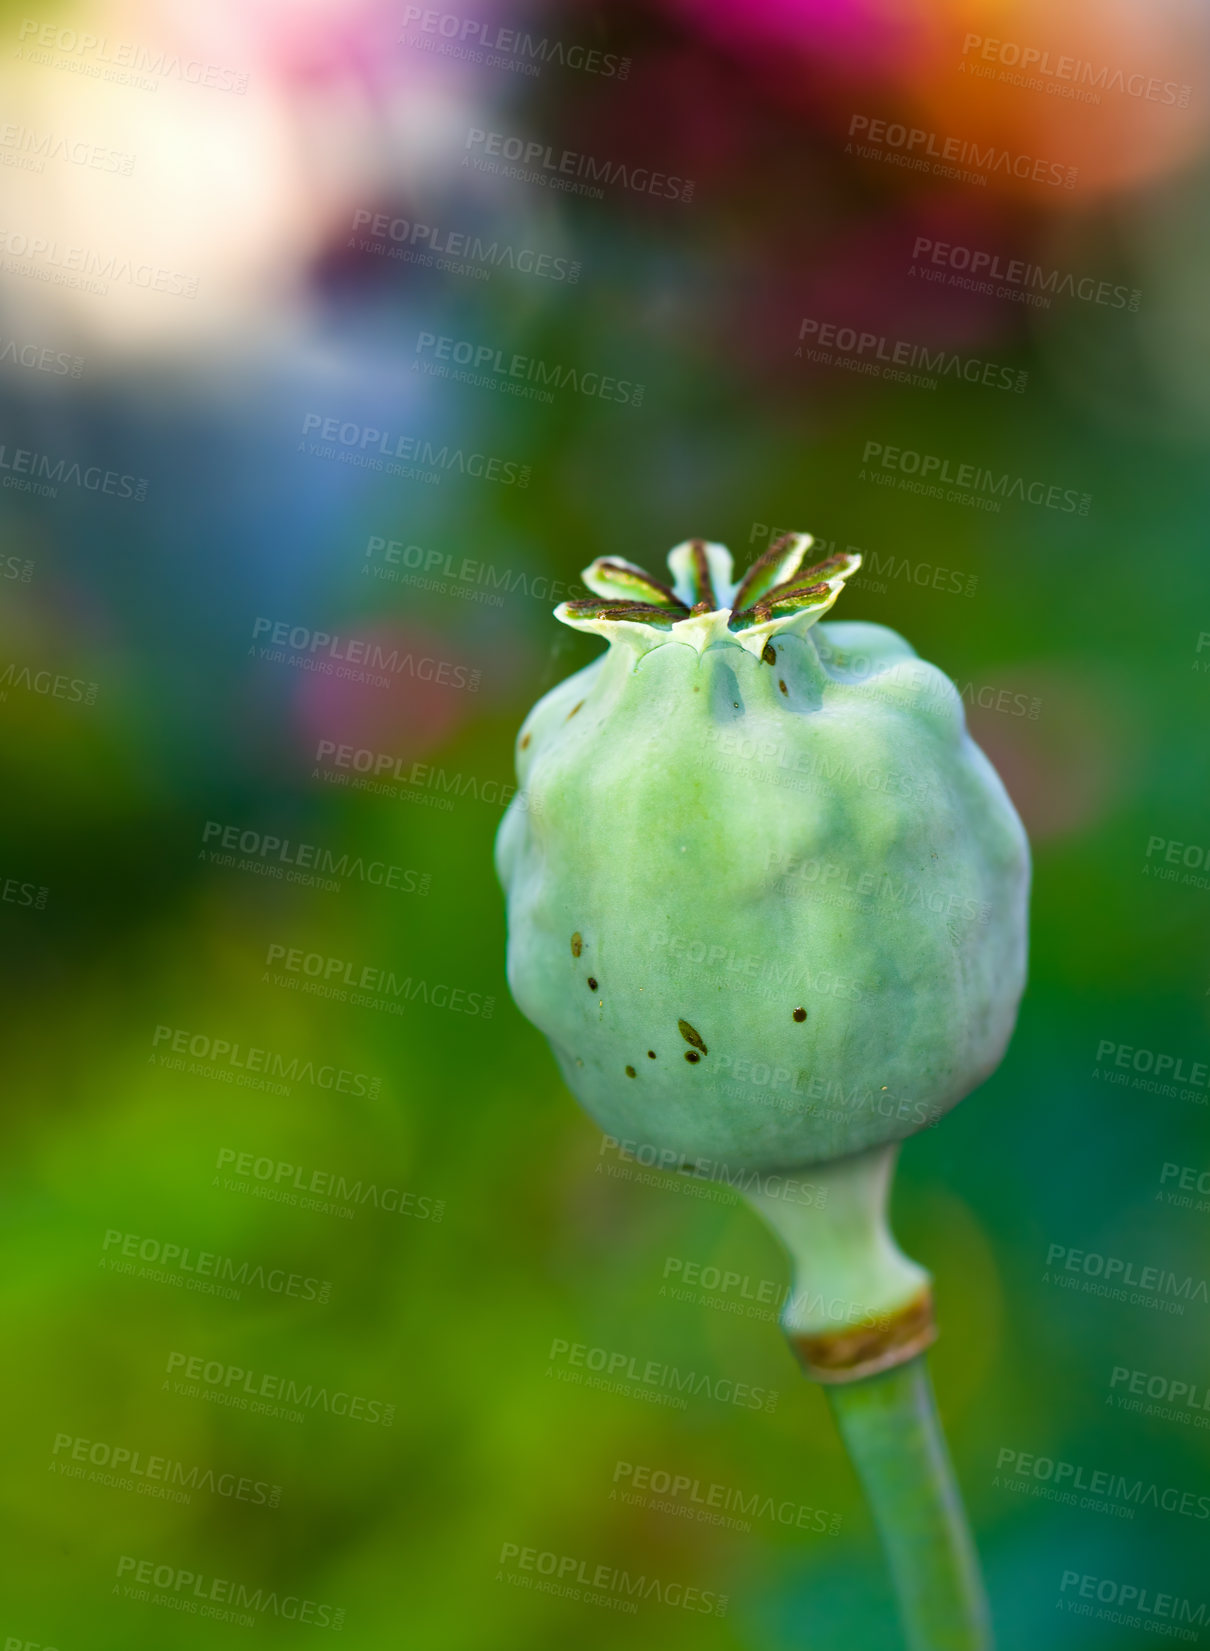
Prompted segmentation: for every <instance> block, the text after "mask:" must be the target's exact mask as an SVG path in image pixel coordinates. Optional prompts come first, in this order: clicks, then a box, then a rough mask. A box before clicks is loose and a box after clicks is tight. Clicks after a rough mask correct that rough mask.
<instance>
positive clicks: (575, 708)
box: [567, 700, 584, 722]
mask: <svg viewBox="0 0 1210 1651" xmlns="http://www.w3.org/2000/svg"><path fill="white" fill-rule="evenodd" d="M583 703H584V701H583V700H581V701H580V704H579V705H573V706H572V708H571V710H570V711H569V712H568V713H567V721H568V722H570V721H571V719H572V717H574V716H575V714H576V712H577V711H578V710H579V709H580V706H581V705H583Z"/></svg>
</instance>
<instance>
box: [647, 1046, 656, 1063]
mask: <svg viewBox="0 0 1210 1651" xmlns="http://www.w3.org/2000/svg"><path fill="white" fill-rule="evenodd" d="M647 1059H648V1060H649V1061H653V1060H654V1059H655V1050H654V1049H649V1050H648V1051H647Z"/></svg>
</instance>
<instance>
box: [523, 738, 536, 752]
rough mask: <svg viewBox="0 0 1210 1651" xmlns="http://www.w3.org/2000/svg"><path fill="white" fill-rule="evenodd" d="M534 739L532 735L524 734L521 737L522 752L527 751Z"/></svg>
mask: <svg viewBox="0 0 1210 1651" xmlns="http://www.w3.org/2000/svg"><path fill="white" fill-rule="evenodd" d="M533 737H534V736H533V735H532V734H522V736H521V749H522V751H524V750H526V749H527V747H528V745H529V742H530V740H531V739H533Z"/></svg>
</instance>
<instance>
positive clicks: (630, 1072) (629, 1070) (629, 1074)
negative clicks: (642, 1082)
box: [626, 1066, 635, 1078]
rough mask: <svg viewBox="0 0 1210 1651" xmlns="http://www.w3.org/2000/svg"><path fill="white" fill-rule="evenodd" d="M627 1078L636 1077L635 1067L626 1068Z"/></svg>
mask: <svg viewBox="0 0 1210 1651" xmlns="http://www.w3.org/2000/svg"><path fill="white" fill-rule="evenodd" d="M626 1076H627V1077H628V1078H633V1077H634V1076H635V1071H634V1067H633V1066H628V1067H627V1068H626Z"/></svg>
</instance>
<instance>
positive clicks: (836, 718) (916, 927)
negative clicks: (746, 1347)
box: [496, 534, 1029, 1370]
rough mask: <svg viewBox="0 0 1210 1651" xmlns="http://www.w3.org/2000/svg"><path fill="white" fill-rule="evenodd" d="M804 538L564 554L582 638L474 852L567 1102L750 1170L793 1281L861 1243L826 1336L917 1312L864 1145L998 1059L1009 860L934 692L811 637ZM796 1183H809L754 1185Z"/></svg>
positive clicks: (1012, 973)
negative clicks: (755, 548)
mask: <svg viewBox="0 0 1210 1651" xmlns="http://www.w3.org/2000/svg"><path fill="white" fill-rule="evenodd" d="M810 545H811V539H810V536H809V535H807V534H789V535H787V536H786V537H785V538H783V539H781V540H779V541H778V542H777V544H775V545H774V546H772V547H771V549H770V550H769V551H767V552H766V553H765V554H764V555H763V556H762V557H760V558H759V560H758V561H757V562H756V563H755V564H754V565H753V566H752V568H750V569H749V571H748V573H747V574H746V575H745V576H744V578H743V579H742V580H740V581H739V582H738V583H733V582H732V576H731V557H730V555H729V554H728V552H727V551H726V550H725V549H724V548H723V546H721V545H715V544H709V543H705V542H703V541H701V540H693V541H689V542H686V543H685V544H682V545H680V546H678V547H677V548H676V549H675V550H674V551H672V553H671V554H670V556H669V558H668V561H669V566H670V568H671V571H672V575H673V579H672V583H671V584H668V585H665V584H662V583H661V582H659V581H658V580H655V579H653V578H652V577H651V576H650V575H649V574H647V573H645V572H643V570H642V569H641V568H638V567H636V566H635V565H634V564H632V563H629V562H624V561H620V560H617V559H609V558H606V559H603V560H600V561H597V562H594V563H593V565H592V566H591V567H590V568H588V569H586V570H585V572H584V575H583V577H584V581H585V583H586V585H587V586H588V587H589V589H590V590H592V591H594V592H595V593H596V599H590V600H587V601H581V602H565V603H563V604H562V605H561V606H560V607H559V608H558V609H557V610H556V617H558V618H559V619H561V620H562V621H563V622H564V623H565V624H568V625H571V626H574V627H575V628H577V629H580V630H588V631H593V632H596V633H598V634H600V635H602V636H604V637H605V638H606V639H607V641H608V642H609V648H608V651H607V652H606V653H605V654H604V655H603V656H602V657H601V658H600V659H597V660H595V661H594V662H593V663H592V664H591V665H589V666H587V667H586V668H585V669H584V670H581V671H579V672H577V673H576V674H575V675H573V676H571V677H569V678H568V679H567V681H565V682H563V683H561V684H560V685H559V686H558V687H556V688H555V689H553V690H552V691H551V692H550V693H548V694H547V695H546V696H545V697H544V698H543V699H541V700H540V701H539V702H538V704H537V705H536V706H535V707H534V708H533V710H532V711H531V712H530V714H529V716H528V717H527V718H526V720H525V723H524V726H523V728H522V730H521V733H520V736H519V739H518V743H517V774H518V786H519V788H518V793H517V795H516V796H515V797H514V799H513V801H512V803H511V805H510V807H509V810H508V812H507V814H506V816H505V818H504V820H503V822H502V825H501V828H500V833H499V837H498V839H497V849H496V856H497V867H498V870H499V874H500V878H501V881H502V883H503V885H504V888H505V890H506V893H507V900H508V926H509V941H508V980H509V986H510V989H511V991H512V994H513V997H514V998H515V1000H516V1002H517V1004H518V1006H519V1007H520V1009H521V1010H522V1012H523V1013H524V1014H525V1015H526V1016H527V1017H528V1018H529V1019H530V1020H531V1021H533V1023H534V1024H535V1025H536V1026H537V1027H539V1028H540V1029H541V1031H542V1032H543V1033H545V1035H546V1037H547V1038H548V1039H549V1041H550V1044H551V1047H552V1049H553V1051H554V1053H555V1056H556V1058H557V1060H558V1063H559V1066H560V1068H561V1070H562V1073H563V1076H564V1078H565V1080H566V1082H567V1084H568V1086H569V1087H570V1088H571V1090H572V1091H573V1093H574V1094H575V1095H576V1097H577V1098H578V1099H579V1101H580V1102H581V1104H582V1105H583V1106H584V1107H585V1109H586V1110H587V1111H588V1112H589V1113H590V1114H591V1115H592V1117H593V1118H594V1119H595V1120H596V1121H597V1123H598V1124H599V1125H600V1126H601V1127H602V1129H604V1130H605V1131H606V1132H607V1133H608V1134H609V1135H610V1136H612V1137H614V1138H615V1139H616V1140H617V1141H619V1142H624V1143H627V1145H628V1147H629V1150H631V1151H637V1152H639V1153H640V1154H643V1153H646V1154H648V1155H654V1156H655V1157H656V1161H658V1162H659V1163H661V1164H664V1165H665V1166H668V1167H672V1168H678V1167H690V1168H696V1170H697V1172H698V1173H702V1170H701V1166H702V1165H703V1164H704V1163H709V1164H711V1165H714V1166H721V1168H722V1173H724V1174H725V1175H726V1177H727V1178H729V1179H731V1180H732V1182H733V1184H740V1182H739V1181H738V1180H737V1179H736V1178H737V1177H738V1176H742V1175H743V1174H745V1173H747V1174H748V1175H749V1176H750V1184H746V1185H744V1187H743V1190H745V1191H746V1192H749V1193H753V1192H754V1193H755V1197H754V1202H756V1203H757V1204H758V1205H759V1206H760V1207H761V1208H762V1210H763V1213H764V1214H765V1215H766V1216H767V1217H768V1218H769V1219H770V1220H771V1221H772V1222H773V1224H774V1225H775V1226H776V1227H777V1228H778V1230H779V1232H780V1233H781V1235H782V1237H783V1238H784V1239H785V1240H786V1242H787V1243H788V1244H789V1246H790V1248H791V1250H792V1252H793V1254H794V1255H795V1259H796V1263H797V1264H798V1267H799V1276H800V1283H801V1281H802V1275H803V1271H804V1269H807V1271H810V1264H809V1261H808V1257H809V1255H814V1256H815V1257H816V1258H819V1257H820V1256H823V1255H825V1254H833V1253H834V1254H835V1255H836V1256H840V1257H842V1258H844V1257H847V1258H849V1259H852V1258H853V1257H855V1256H856V1254H857V1251H858V1249H860V1245H859V1244H858V1243H857V1241H856V1240H855V1239H854V1238H853V1236H852V1231H851V1230H850V1229H856V1228H860V1229H861V1231H862V1233H863V1234H864V1235H865V1236H864V1240H863V1242H864V1243H865V1245H866V1249H867V1250H868V1252H869V1254H868V1255H867V1257H866V1261H867V1262H869V1265H868V1266H866V1265H865V1264H864V1263H863V1264H862V1265H858V1266H857V1267H856V1271H855V1273H854V1276H853V1279H852V1280H851V1281H850V1284H849V1286H847V1287H848V1288H850V1292H851V1295H852V1300H851V1301H850V1309H851V1310H849V1311H847V1312H846V1313H845V1314H843V1315H842V1316H841V1317H842V1327H843V1329H844V1331H845V1333H846V1334H848V1333H850V1332H854V1333H855V1332H856V1331H860V1329H861V1327H862V1325H863V1324H864V1322H865V1320H866V1319H867V1318H869V1317H870V1315H871V1314H873V1315H874V1317H875V1318H878V1317H879V1316H883V1317H885V1315H886V1313H887V1312H888V1310H889V1309H890V1307H891V1306H892V1305H893V1307H894V1309H895V1311H896V1312H897V1313H899V1314H900V1317H902V1316H903V1313H904V1312H906V1314H907V1319H908V1321H909V1322H910V1321H912V1319H913V1315H914V1314H915V1311H916V1309H915V1307H914V1306H913V1305H912V1304H913V1303H915V1302H916V1301H917V1300H918V1298H919V1297H920V1294H921V1291H922V1289H923V1288H924V1283H925V1282H926V1279H927V1275H925V1274H924V1272H923V1270H922V1269H920V1268H917V1267H915V1264H914V1263H911V1262H908V1261H907V1260H906V1258H904V1257H902V1256H899V1253H898V1251H896V1250H894V1246H893V1243H892V1241H891V1240H890V1237H889V1234H887V1233H886V1231H885V1216H884V1211H885V1202H886V1192H887V1185H888V1182H889V1175H890V1168H891V1161H892V1159H893V1153H894V1149H895V1145H896V1143H898V1142H899V1141H900V1140H901V1139H902V1138H903V1137H905V1136H908V1135H910V1134H912V1133H914V1132H915V1131H917V1130H919V1129H922V1128H924V1127H926V1126H927V1125H930V1124H932V1123H935V1122H936V1120H937V1119H938V1118H939V1117H940V1116H941V1115H942V1114H943V1113H945V1112H946V1111H947V1110H948V1109H949V1108H950V1107H952V1106H954V1105H955V1104H956V1103H957V1102H958V1101H960V1100H961V1099H962V1098H963V1096H965V1095H967V1094H968V1093H969V1092H970V1091H971V1090H972V1089H973V1088H974V1087H975V1086H976V1085H977V1084H979V1083H980V1082H982V1080H983V1079H985V1078H986V1077H987V1076H988V1075H989V1073H991V1072H992V1071H993V1070H994V1068H995V1067H996V1065H997V1064H998V1062H999V1061H1000V1059H1001V1057H1002V1055H1003V1053H1004V1050H1005V1047H1006V1045H1007V1043H1008V1039H1009V1037H1010V1035H1011V1032H1012V1029H1013V1025H1014V1021H1015V1018H1016V1011H1017V1004H1018V1001H1019V999H1020V995H1021V991H1022V988H1023V985H1024V980H1025V964H1026V905H1027V895H1028V884H1029V854H1028V847H1027V843H1026V839H1025V834H1024V831H1023V829H1022V826H1021V823H1020V821H1019V819H1018V818H1017V815H1016V812H1015V811H1014V809H1013V806H1012V804H1011V802H1010V801H1009V799H1008V796H1007V794H1006V792H1005V790H1004V787H1003V786H1002V784H1001V783H1000V780H999V779H998V777H997V776H996V774H995V772H994V770H993V769H992V767H991V765H990V763H989V762H988V761H987V759H986V758H985V757H984V755H983V754H982V752H981V751H980V750H979V749H978V747H977V746H976V745H975V744H974V743H973V741H972V740H971V739H970V737H969V735H968V734H967V732H966V727H965V718H964V714H963V706H962V701H961V698H960V696H959V694H958V692H957V690H956V689H955V688H954V686H953V684H952V683H951V682H950V681H949V680H948V678H947V677H946V676H945V675H944V674H943V673H942V672H941V671H939V670H937V669H936V668H935V667H934V666H931V665H928V664H926V663H925V662H924V661H922V660H920V659H919V658H918V657H917V656H916V654H915V653H914V652H913V650H912V648H911V647H910V646H909V645H908V644H907V643H906V642H905V641H904V640H903V638H902V637H900V636H898V635H896V634H895V632H894V631H891V630H888V629H886V628H884V627H883V626H880V625H871V624H855V623H844V624H826V625H825V624H819V623H818V621H819V620H820V618H821V617H822V615H823V614H825V613H826V612H827V611H828V609H829V608H830V607H831V605H832V603H833V602H834V601H835V600H836V598H837V596H838V595H839V593H840V590H841V588H842V586H843V584H844V581H845V580H846V579H847V578H848V577H849V576H850V575H851V574H852V573H853V572H855V571H856V569H857V567H858V566H859V565H860V558H859V557H858V556H855V555H849V554H842V555H836V556H830V557H828V558H826V559H825V560H823V561H821V562H818V563H816V564H815V565H813V566H812V565H806V564H807V563H808V556H807V552H808V550H809V548H810ZM791 1175H793V1176H794V1177H798V1178H800V1184H802V1181H801V1177H803V1176H805V1178H806V1183H807V1184H809V1186H810V1187H813V1188H814V1189H815V1194H817V1195H818V1196H816V1195H806V1196H805V1201H804V1197H802V1196H800V1197H799V1198H797V1199H791V1198H790V1197H789V1196H788V1194H786V1193H785V1192H784V1191H783V1192H781V1193H779V1192H777V1191H776V1190H771V1189H774V1187H775V1180H776V1178H783V1179H784V1178H786V1177H789V1176H791ZM778 1184H780V1183H778ZM858 1210H860V1212H861V1213H860V1214H854V1213H853V1212H855V1211H858ZM846 1212H847V1213H846ZM895 1258H898V1259H897V1260H896V1259H895ZM863 1268H864V1270H863ZM871 1269H872V1271H871ZM823 1271H824V1273H826V1274H828V1276H832V1275H833V1274H834V1273H835V1265H834V1264H833V1263H832V1262H825V1263H824V1264H823ZM874 1298H877V1299H874ZM859 1309H860V1311H859ZM836 1317H837V1315H835V1314H833V1315H831V1320H830V1321H829V1320H828V1318H827V1316H826V1315H824V1314H822V1313H821V1311H820V1310H818V1309H816V1310H811V1309H810V1308H809V1307H803V1308H802V1309H801V1310H800V1311H798V1312H797V1315H796V1313H795V1310H794V1304H793V1303H792V1304H791V1308H790V1309H789V1310H788V1314H787V1320H786V1322H787V1328H789V1329H791V1330H792V1331H793V1332H794V1333H795V1334H797V1335H798V1336H799V1337H800V1338H801V1337H808V1338H809V1337H811V1336H813V1335H814V1334H815V1333H816V1332H820V1333H822V1334H827V1335H831V1334H833V1333H834V1332H835V1331H836V1330H837V1324H836V1322H835V1320H836ZM909 1339H910V1338H909ZM917 1339H918V1338H917ZM816 1351H817V1352H818V1349H817V1350H816ZM849 1351H852V1350H851V1349H850V1350H849ZM884 1351H885V1350H884ZM847 1356H848V1354H847V1353H846V1354H845V1355H844V1357H847ZM879 1356H881V1354H880V1353H879V1352H877V1351H875V1352H874V1353H872V1354H871V1353H870V1350H869V1349H866V1350H865V1352H861V1351H860V1350H859V1351H858V1356H857V1364H858V1365H860V1366H861V1368H862V1369H863V1370H864V1369H865V1368H866V1366H867V1365H868V1364H869V1360H870V1358H871V1357H879ZM821 1357H822V1358H823V1361H824V1362H825V1363H826V1354H824V1355H821ZM809 1362H810V1363H811V1364H812V1365H813V1367H814V1368H816V1369H817V1370H818V1369H819V1368H820V1357H816V1356H815V1355H812V1357H811V1358H810V1359H809ZM842 1362H843V1361H842Z"/></svg>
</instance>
